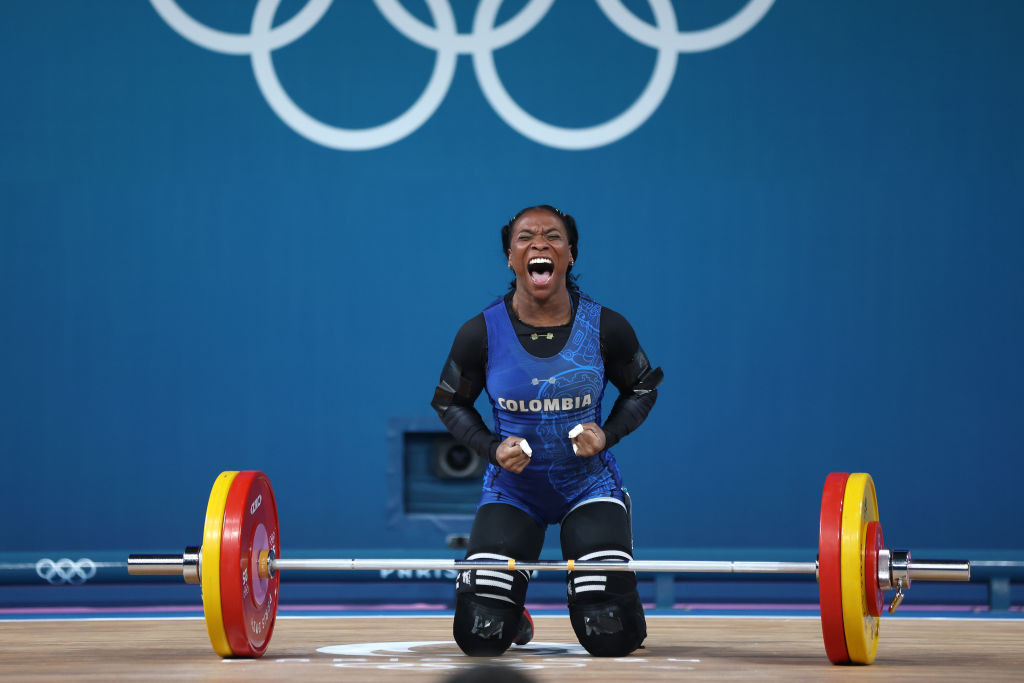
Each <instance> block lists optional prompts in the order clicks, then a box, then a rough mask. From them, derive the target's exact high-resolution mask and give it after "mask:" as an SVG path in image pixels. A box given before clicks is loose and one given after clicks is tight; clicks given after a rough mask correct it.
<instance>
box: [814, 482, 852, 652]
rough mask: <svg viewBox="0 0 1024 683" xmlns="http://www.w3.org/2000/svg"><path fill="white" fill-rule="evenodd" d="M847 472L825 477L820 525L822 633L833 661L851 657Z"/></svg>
mask: <svg viewBox="0 0 1024 683" xmlns="http://www.w3.org/2000/svg"><path fill="white" fill-rule="evenodd" d="M849 477H850V475H849V474H848V473H846V472H833V473H831V474H829V475H828V477H826V478H825V489H824V490H823V491H822V494H821V519H820V521H819V525H818V596H819V599H820V601H821V634H822V637H823V638H824V640H825V654H827V655H828V659H829V661H830V662H832V663H833V664H843V663H845V662H848V661H850V655H849V653H848V652H847V650H846V631H845V629H844V628H843V584H842V581H841V579H840V567H841V563H840V539H841V534H842V528H843V494H844V493H845V492H846V480H847V479H849Z"/></svg>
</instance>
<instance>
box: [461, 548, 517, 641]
mask: <svg viewBox="0 0 1024 683" xmlns="http://www.w3.org/2000/svg"><path fill="white" fill-rule="evenodd" d="M466 559H467V560H508V559H509V558H508V557H506V556H504V555H497V554H493V553H476V554H474V555H470V556H469V557H467V558H466ZM528 583H529V576H528V575H527V573H526V572H523V571H518V570H517V571H512V572H510V571H493V570H487V569H467V570H464V571H462V572H459V577H458V579H457V580H456V584H455V593H456V601H455V621H454V623H453V626H452V633H453V635H454V636H455V642H456V643H458V645H459V647H460V648H461V649H462V651H463V652H464V653H466V654H467V655H469V656H470V657H494V656H497V655H500V654H501V653H503V652H504V651H505V650H507V649H508V648H509V646H510V645H511V644H512V640H513V639H514V638H515V637H516V634H517V633H518V630H519V619H520V617H521V616H522V614H523V605H524V604H525V603H526V587H527V584H528Z"/></svg>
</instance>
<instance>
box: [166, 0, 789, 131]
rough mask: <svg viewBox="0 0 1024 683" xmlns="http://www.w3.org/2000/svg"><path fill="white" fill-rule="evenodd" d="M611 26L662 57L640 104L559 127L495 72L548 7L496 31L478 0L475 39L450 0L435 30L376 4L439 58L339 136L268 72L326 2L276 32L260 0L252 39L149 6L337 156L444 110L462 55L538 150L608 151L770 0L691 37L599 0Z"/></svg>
mask: <svg viewBox="0 0 1024 683" xmlns="http://www.w3.org/2000/svg"><path fill="white" fill-rule="evenodd" d="M596 1H597V5H598V7H600V9H601V11H602V12H603V13H604V15H605V16H606V17H607V18H608V20H609V21H611V22H612V24H614V25H615V27H616V28H618V29H619V30H620V31H622V32H623V33H625V34H626V35H627V36H629V37H630V38H632V39H633V40H635V41H637V42H639V43H641V44H643V45H646V46H648V47H651V48H654V49H655V50H657V51H658V53H657V58H656V60H655V64H654V70H653V72H652V73H651V77H650V79H649V80H648V82H647V85H646V87H645V88H644V90H643V92H642V93H641V94H640V96H639V97H638V98H637V100H636V101H635V102H634V103H633V104H632V105H630V106H629V107H628V108H627V109H626V110H625V111H623V112H621V113H620V114H618V115H617V116H615V117H613V118H611V119H609V120H608V121H605V122H604V123H600V124H597V125H594V126H589V127H584V128H565V127H560V126H554V125H552V124H550V123H546V122H544V121H541V120H540V119H538V118H536V117H535V116H533V115H531V114H530V113H529V112H527V111H525V110H524V109H523V108H522V107H520V106H519V105H518V104H517V103H516V102H515V100H513V99H512V97H511V95H509V93H508V91H507V90H505V87H504V86H503V85H502V83H501V79H500V78H499V76H498V71H497V69H496V68H495V65H494V54H493V53H494V51H495V50H497V49H499V48H502V47H505V46H507V45H510V44H512V43H514V42H516V41H517V40H519V39H520V38H522V37H523V36H524V35H526V34H527V33H528V32H529V31H531V30H532V29H533V28H534V27H535V26H536V25H537V24H538V23H539V22H540V21H541V20H542V19H543V18H544V16H545V15H546V14H547V12H548V10H549V9H550V8H551V6H552V5H553V4H554V0H529V2H527V3H526V6H525V7H523V8H522V9H521V10H520V11H519V12H518V13H517V14H516V15H515V16H513V17H512V18H510V19H508V20H507V21H505V22H504V23H503V24H501V25H500V26H495V24H494V22H495V20H496V19H497V15H498V9H499V8H500V7H501V0H481V2H480V4H479V5H478V6H477V9H476V14H475V15H474V17H473V29H472V32H471V33H459V32H458V31H457V30H456V27H455V16H454V13H453V11H452V8H451V5H450V4H449V2H448V1H447V0H426V2H427V8H428V9H429V11H430V14H431V16H432V17H433V21H434V25H433V26H429V25H427V24H425V23H423V22H422V21H420V20H419V19H417V18H416V17H415V16H413V15H412V14H410V13H409V11H408V10H406V9H405V7H403V6H402V3H401V0H374V4H375V5H376V6H377V9H378V11H380V13H381V14H382V15H383V16H384V18H385V19H387V21H388V22H389V23H390V24H391V25H392V26H393V27H394V28H395V30H397V31H398V32H399V33H401V34H402V35H403V36H405V37H406V38H408V39H409V40H411V41H413V42H415V43H417V44H419V45H422V46H423V47H426V48H429V49H431V50H434V51H435V52H436V53H437V57H436V59H435V60H434V69H433V72H432V73H431V76H430V80H429V81H428V83H427V86H426V88H425V89H424V90H423V92H422V93H421V94H420V96H419V98H418V99H417V100H416V101H415V102H414V103H413V104H412V106H410V107H409V109H407V110H406V111H405V112H404V113H402V114H400V115H399V116H397V117H396V118H394V119H392V120H391V121H388V122H387V123H383V124H380V125H378V126H373V127H370V128H362V129H351V128H339V127H337V126H331V125H328V124H326V123H324V122H322V121H319V120H317V119H315V118H313V117H312V116H310V115H309V114H307V113H306V112H305V111H303V110H302V109H301V108H300V107H299V106H298V105H297V104H295V102H294V101H292V99H291V98H290V97H289V96H288V93H287V92H285V89H284V87H283V86H282V85H281V82H280V80H278V77H277V72H276V71H275V69H274V61H273V58H272V53H273V51H274V50H277V49H278V48H281V47H284V46H286V45H289V44H290V43H292V42H294V41H296V40H298V39H299V38H301V37H302V36H304V35H305V34H306V33H307V32H308V31H309V30H310V29H312V28H313V27H314V26H315V25H316V24H317V22H319V21H320V19H321V18H322V17H323V16H324V14H325V13H326V12H327V10H328V8H329V7H330V6H331V3H332V0H309V1H308V2H307V3H306V4H305V5H304V6H303V8H302V9H301V10H300V11H299V12H298V13H297V14H295V16H293V17H292V18H291V19H289V20H288V21H286V22H284V23H283V24H280V25H279V26H273V25H272V24H273V21H274V15H275V13H276V12H277V8H278V6H279V5H280V4H281V0H258V2H257V4H256V9H255V11H254V13H253V17H252V24H251V26H250V31H249V33H228V32H224V31H219V30H216V29H212V28H210V27H209V26H206V25H205V24H202V23H200V22H198V21H196V20H195V19H193V18H192V17H191V16H190V15H188V14H187V13H186V12H184V11H183V10H182V9H181V8H180V7H178V5H177V4H176V2H175V0H150V3H151V4H152V5H153V8H154V9H155V10H156V11H157V13H158V14H159V15H160V17H161V18H163V20H164V21H165V22H167V24H168V25H169V26H170V27H171V28H173V29H174V30H175V31H177V32H178V33H179V34H180V35H181V36H182V37H184V38H186V39H187V40H189V41H191V42H193V43H195V44H196V45H198V46H200V47H203V48H206V49H207V50H212V51H214V52H220V53H223V54H230V55H244V54H247V55H249V58H250V60H251V62H252V69H253V74H254V75H255V77H256V83H257V85H258V86H259V89H260V92H262V94H263V97H264V98H265V99H266V101H267V104H269V105H270V108H271V109H272V110H273V111H274V113H276V114H277V116H278V117H280V119H281V120H282V121H284V123H285V124H286V125H288V126H289V127H290V128H291V129H292V130H294V131H295V132H296V133H298V134H299V135H301V136H302V137H304V138H306V139H308V140H310V141H312V142H314V143H316V144H319V145H323V146H324V147H329V148H332V149H338V150H348V151H356V150H369V149H377V148H380V147H385V146H387V145H390V144H393V143H395V142H398V141H399V140H401V139H403V138H405V137H406V136H408V135H411V134H412V133H414V132H415V131H416V130H418V129H419V127H420V126H422V125H423V124H424V123H425V122H426V121H427V120H428V119H429V118H430V117H431V116H433V114H434V112H435V111H437V108H438V107H439V106H440V105H441V102H442V101H443V100H444V98H445V96H446V95H447V94H448V88H449V87H450V86H451V83H452V79H453V77H454V76H455V65H456V58H457V57H458V55H462V54H465V55H470V56H471V57H472V59H473V69H474V70H475V72H476V78H477V81H478V82H479V83H480V89H481V90H482V91H483V93H484V97H485V98H486V99H487V102H488V103H489V104H490V105H491V108H492V109H494V111H495V113H497V114H498V116H500V117H501V119H502V120H503V121H504V122H505V123H507V124H508V125H509V126H511V127H512V128H513V129H514V130H516V131H517V132H518V133H520V134H521V135H523V136H525V137H527V138H529V139H530V140H533V141H534V142H538V143H540V144H542V145H547V146H549V147H555V148H557V149H566V150H584V149H593V148H595V147H601V146H603V145H608V144H611V143H613V142H615V141H617V140H620V139H622V138H624V137H625V136H627V135H629V134H631V133H632V132H633V131H635V130H636V129H637V128H639V127H640V126H642V125H643V124H644V123H645V122H646V121H647V119H648V118H650V116H651V115H652V114H653V113H654V112H655V111H656V110H657V109H658V107H659V106H660V105H661V102H662V100H664V98H665V95H666V94H667V93H668V89H669V87H670V86H671V85H672V80H673V78H674V77H675V71H676V62H677V61H678V57H679V54H680V53H691V52H704V51H707V50H713V49H715V48H718V47H722V46H723V45H727V44H728V43H731V42H732V41H734V40H736V39H737V38H739V37H740V36H742V35H743V34H745V33H746V32H747V31H749V30H750V29H752V28H753V27H754V26H756V25H757V24H758V22H760V21H761V19H762V17H764V15H765V14H766V13H767V12H768V10H769V9H770V8H771V6H772V5H773V4H774V2H775V0H748V2H747V4H746V5H744V7H743V8H742V9H740V10H739V11H738V12H736V13H735V14H734V15H733V16H731V17H730V18H728V19H726V20H725V21H723V22H722V23H720V24H717V25H715V26H712V27H710V28H706V29H701V30H697V31H680V30H679V29H678V25H677V23H676V15H675V10H674V9H673V7H672V2H671V0H648V2H649V3H650V6H651V10H652V12H653V15H654V21H655V25H654V26H652V25H651V24H648V23H647V22H645V21H643V20H641V19H640V18H638V17H637V16H636V15H635V14H633V13H632V12H631V11H630V10H629V9H627V8H626V7H625V6H624V5H623V4H622V0H596Z"/></svg>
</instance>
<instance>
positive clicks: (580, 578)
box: [567, 550, 647, 657]
mask: <svg viewBox="0 0 1024 683" xmlns="http://www.w3.org/2000/svg"><path fill="white" fill-rule="evenodd" d="M579 559H580V561H587V562H599V561H602V560H604V561H619V562H621V561H623V560H629V559H632V558H631V557H630V556H629V555H628V554H627V553H625V552H623V551H621V550H598V551H595V552H592V553H588V554H587V555H584V556H582V557H580V558H579ZM567 592H568V598H569V621H570V622H571V623H572V629H573V631H575V632H576V638H577V639H578V640H579V641H580V645H582V646H583V647H584V648H585V649H586V650H587V652H589V653H590V654H592V655H594V656H595V657H624V656H625V655H628V654H629V653H630V652H632V651H633V650H636V649H637V648H638V647H640V645H641V644H642V643H643V642H644V638H646V637H647V622H646V620H645V618H644V608H643V605H641V604H640V595H639V593H638V592H637V589H636V574H635V573H633V572H619V571H610V572H595V571H591V572H571V573H570V574H569V577H568V583H567Z"/></svg>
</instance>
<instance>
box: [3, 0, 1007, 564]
mask: <svg viewBox="0 0 1024 683" xmlns="http://www.w3.org/2000/svg"><path fill="white" fill-rule="evenodd" d="M278 4H279V5H280V6H278ZM499 5H500V6H499ZM450 6H453V8H454V9H453V10H452V9H450ZM491 25H497V26H499V27H500V28H499V29H497V30H496V31H492V30H490V29H489V28H488V27H489V26H491ZM655 25H660V27H661V28H660V29H658V30H656V29H655V28H654V27H655ZM271 27H273V28H271ZM435 27H437V28H435ZM1022 28H1024V4H1022V3H1020V2H1016V1H1015V0H1005V1H999V0H987V1H985V2H966V1H935V0H929V1H924V0H920V1H913V0H905V1H903V2H898V3H891V2H882V1H881V0H874V1H865V2H856V3H855V2H817V1H811V0H806V1H800V0H778V1H777V2H774V3H772V2H770V1H767V2H766V1H764V0H753V1H752V2H749V3H747V2H744V1H743V0H721V1H705V2H699V1H690V2H676V3H668V2H666V0H660V1H657V2H656V1H654V0H652V1H651V2H650V5H648V4H647V3H644V2H626V3H624V4H621V5H620V4H619V3H616V2H611V1H609V2H605V3H603V4H600V5H599V4H597V3H590V2H575V1H572V0H559V1H558V2H556V3H553V4H552V3H551V2H530V3H527V2H506V3H496V2H491V1H490V0H484V1H482V2H480V3H476V2H454V3H450V4H449V3H445V2H443V1H442V0H437V1H434V0H431V1H430V2H413V1H412V0H406V1H405V2H401V3H397V2H393V1H386V0H380V1H379V2H378V3H376V4H375V3H373V2H369V1H366V2H356V1H352V2H335V3H333V4H331V3H330V2H329V1H324V0H312V1H311V2H309V3H305V2H281V3H277V2H273V1H270V0H261V1H260V2H252V1H248V2H243V1H238V2H224V3H206V2H202V1H201V0H188V1H185V0H179V2H178V3H177V4H174V3H172V2H169V0H153V2H151V3H150V2H141V1H136V2H127V1H125V2H102V3H85V2H72V1H70V0H69V1H58V0H39V1H37V2H31V3H3V4H0V37H2V40H0V57H2V59H0V61H2V63H3V64H4V65H5V69H4V71H5V76H4V98H3V99H4V104H3V107H2V109H0V148H2V150H3V151H2V154H0V193H2V195H0V196H2V205H0V458H2V462H3V476H4V483H5V485H4V487H3V488H4V496H3V499H2V501H0V510H2V513H3V516H4V519H5V522H4V524H2V525H0V548H2V549H4V550H12V551H18V550H46V549H51V548H83V549H122V548H131V549H137V550H147V549H157V550H176V549H178V548H179V547H180V546H183V545H185V544H187V543H197V542H199V540H198V539H199V538H200V536H201V528H202V514H203V511H204V509H205V501H206V496H207V494H208V492H209V486H210V484H211V483H212V481H213V479H214V477H215V476H216V474H217V473H218V472H220V471H221V470H225V469H239V468H243V469H250V468H255V469H263V470H265V471H266V472H267V473H268V474H269V475H270V478H271V480H272V481H273V482H274V485H275V489H276V492H277V497H278V503H279V507H280V509H281V512H282V525H283V528H282V533H283V538H284V544H285V546H286V547H294V548H320V547H325V548H346V547H356V548H368V547H370V548H372V547H382V548H384V547H386V548H394V547H408V548H414V549H415V548H421V547H422V548H440V547H441V544H442V543H443V537H444V531H446V529H442V528H440V527H437V528H432V529H428V530H427V531H426V532H424V529H423V527H421V526H418V525H416V524H412V523H408V524H407V523H403V521H402V520H401V519H398V520H397V521H396V519H395V518H394V517H393V516H391V515H389V514H388V511H389V505H391V504H393V502H394V501H395V499H396V496H400V495H401V494H400V491H396V481H400V480H398V479H396V477H395V473H394V471H393V469H389V468H393V466H394V461H393V458H391V455H390V452H391V451H390V450H389V449H390V448H391V445H392V443H391V441H389V425H392V424H402V423H403V421H408V422H409V424H429V425H431V428H438V429H439V428H440V424H439V423H438V422H436V418H435V417H434V416H433V412H432V410H431V409H430V407H429V401H430V398H431V396H432V393H433V388H434V385H435V383H436V380H437V377H438V375H439V372H440V370H441V366H442V363H443V361H444V359H445V356H446V354H447V352H448V348H449V345H450V344H451V340H452V338H453V336H454V334H455V332H456V330H457V329H458V327H459V325H460V324H461V323H462V322H464V321H465V320H466V319H468V318H470V317H471V316H472V315H474V314H475V313H476V312H478V311H479V310H480V309H481V308H482V307H483V306H484V305H486V304H487V303H488V302H489V301H490V300H491V299H493V297H495V296H497V295H499V294H501V293H502V292H503V291H504V289H505V287H506V285H507V281H508V273H507V270H506V269H505V260H504V258H503V255H502V253H501V248H500V243H499V236H498V229H499V227H500V226H501V225H502V224H503V223H504V222H505V221H506V220H507V218H508V217H509V216H510V215H511V214H513V213H514V212H515V211H516V210H517V209H519V208H520V207H522V206H525V205H528V204H534V203H539V202H550V203H553V204H556V205H558V206H559V207H561V208H563V210H565V211H567V212H569V213H572V214H574V215H575V217H576V218H577V221H578V223H579V225H580V230H581V237H580V259H579V263H578V268H577V272H578V273H579V274H580V276H581V280H580V282H581V285H582V287H583V289H584V290H585V291H587V292H589V293H590V294H591V295H592V296H594V297H595V298H597V299H598V300H600V301H601V302H602V303H604V304H605V305H607V306H609V307H611V308H614V309H616V310H618V311H620V312H622V313H623V314H625V315H626V316H627V317H628V318H629V320H630V321H631V322H632V324H633V326H634V327H635V329H636V330H637V333H638V335H639V337H640V340H641V342H642V344H643V346H644V347H645V349H646V350H647V352H648V354H649V356H650V357H651V359H652V360H653V361H654V362H655V363H656V364H660V365H661V366H663V368H664V369H665V373H666V380H665V383H664V385H663V388H662V392H661V396H660V399H659V402H658V405H657V407H656V408H655V410H654V412H653V413H652V415H651V417H650V419H649V420H648V421H647V423H646V424H645V425H644V426H643V427H642V428H641V429H640V430H639V431H638V432H636V433H635V434H633V435H631V436H630V437H629V438H627V439H626V440H625V441H624V442H623V443H622V444H621V445H620V446H618V447H617V448H616V449H615V450H616V454H617V456H618V457H619V460H620V463H621V465H622V468H623V470H624V473H625V476H626V480H627V484H628V485H629V487H630V488H631V490H632V492H633V496H634V500H635V501H636V503H635V505H636V518H635V530H636V536H637V543H638V553H639V554H640V555H642V551H643V548H644V547H662V546H665V547H708V546H731V547H735V546H754V547H793V548H796V547H800V548H803V547H813V546H814V544H815V543H816V535H817V514H818V503H819V496H820V491H821V486H822V483H823V481H824V478H825V475H826V474H827V473H828V472H829V471H833V470H844V471H868V472H871V473H872V474H873V475H874V476H875V479H876V482H877V484H878V488H879V495H880V505H881V514H882V518H883V521H884V522H885V523H886V540H887V541H890V542H892V543H894V544H895V545H897V546H911V547H915V548H917V547H938V548H988V549H998V548H1007V549H1021V548H1024V531H1022V529H1024V524H1022V521H1024V519H1022V517H1024V515H1022V512H1021V504H1020V500H1021V498H1020V493H1019V491H1020V483H1019V482H1020V479H1021V477H1022V475H1024V461H1022V458H1021V455H1022V450H1021V444H1022V443H1024V419H1022V418H1024V363H1022V360H1021V357H1022V354H1021V349H1022V348H1024V270H1022V267H1021V266H1022V263H1024V234H1022V231H1024V199H1022V197H1024V192H1022V189H1021V188H1022V187H1024V133H1022V126H1021V121H1024V87H1022V80H1021V76H1020V74H1021V72H1022V69H1024V42H1022V41H1021V40H1020V35H1021V30H1022ZM612 391H613V390H612ZM607 404H608V405H610V400H609V401H607ZM480 407H481V409H483V410H486V409H487V407H486V405H485V404H483V403H481V404H480ZM452 528H458V529H461V530H463V531H468V528H469V524H468V522H463V523H456V524H455V525H454V526H453V527H452ZM449 530H450V529H449Z"/></svg>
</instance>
